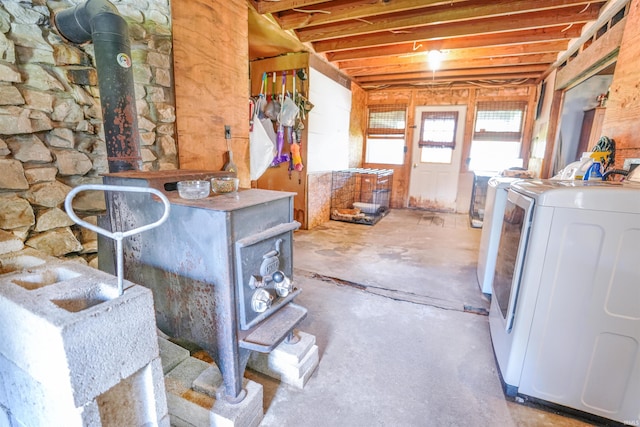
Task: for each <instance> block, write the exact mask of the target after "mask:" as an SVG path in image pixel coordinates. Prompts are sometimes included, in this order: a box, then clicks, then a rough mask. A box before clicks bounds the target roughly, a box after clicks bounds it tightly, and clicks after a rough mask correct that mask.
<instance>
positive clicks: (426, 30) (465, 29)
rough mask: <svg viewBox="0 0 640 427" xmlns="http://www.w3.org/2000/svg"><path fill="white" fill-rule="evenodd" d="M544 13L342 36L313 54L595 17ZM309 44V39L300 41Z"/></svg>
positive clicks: (320, 44) (323, 43) (318, 44)
mask: <svg viewBox="0 0 640 427" xmlns="http://www.w3.org/2000/svg"><path fill="white" fill-rule="evenodd" d="M552 12H553V13H551V12H549V11H543V12H534V13H524V14H518V15H517V19H516V17H515V16H514V17H512V18H511V19H505V18H503V17H497V18H486V19H479V20H477V21H468V22H458V23H448V24H440V25H428V26H426V27H419V28H414V29H411V30H402V31H400V32H390V31H385V32H381V33H374V34H366V35H362V36H355V37H344V38H341V39H335V40H333V39H332V40H321V41H316V42H313V47H314V49H315V50H316V52H328V51H335V50H343V49H355V48H361V47H372V46H386V45H391V44H395V43H403V42H413V41H416V40H418V41H420V40H435V39H441V38H452V37H462V36H464V37H468V36H472V35H480V34H495V33H500V32H508V31H515V30H519V31H524V30H531V29H536V28H544V27H548V26H551V25H554V26H555V25H565V26H569V25H572V24H574V25H575V23H585V22H588V21H591V20H594V19H595V18H597V17H598V11H597V10H596V9H595V8H589V9H588V10H587V11H585V12H582V13H578V12H579V11H577V10H576V9H574V8H568V9H560V10H557V11H552ZM301 41H308V40H301Z"/></svg>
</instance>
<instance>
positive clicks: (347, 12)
mask: <svg viewBox="0 0 640 427" xmlns="http://www.w3.org/2000/svg"><path fill="white" fill-rule="evenodd" d="M467 1H468V0H394V1H389V2H384V1H381V0H377V1H375V0H374V1H372V0H356V1H353V0H342V1H332V2H327V3H326V4H320V5H318V6H317V7H313V8H311V7H310V8H309V9H306V10H305V9H304V8H296V9H295V10H290V11H283V12H281V13H278V14H276V15H274V18H276V20H277V21H278V23H279V24H280V26H281V27H282V29H284V30H295V29H298V28H302V27H306V26H313V25H323V24H330V23H334V22H342V21H347V20H354V19H366V20H369V19H371V17H372V16H379V15H388V14H392V13H398V12H406V11H413V10H416V9H424V8H426V7H429V6H441V5H448V6H449V7H450V6H452V5H453V4H455V3H466V2H467ZM575 1H576V0H574V2H575Z"/></svg>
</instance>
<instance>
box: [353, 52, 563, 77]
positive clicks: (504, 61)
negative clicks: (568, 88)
mask: <svg viewBox="0 0 640 427" xmlns="http://www.w3.org/2000/svg"><path fill="white" fill-rule="evenodd" d="M556 58H557V56H556V55H555V54H553V53H542V54H533V55H518V56H506V57H501V58H476V59H471V58H469V59H457V60H452V61H443V62H442V64H441V68H442V69H446V70H456V69H469V68H475V67H478V68H489V67H505V66H512V65H544V66H545V67H548V66H549V65H551V64H553V61H555V60H556ZM421 59H422V60H421V61H420V60H414V61H411V62H398V61H393V63H387V64H376V65H372V66H364V67H357V68H350V69H349V70H348V71H349V75H350V76H353V77H360V76H367V75H379V74H397V73H406V72H414V71H424V70H425V69H428V64H427V58H426V56H423V57H422V58H421Z"/></svg>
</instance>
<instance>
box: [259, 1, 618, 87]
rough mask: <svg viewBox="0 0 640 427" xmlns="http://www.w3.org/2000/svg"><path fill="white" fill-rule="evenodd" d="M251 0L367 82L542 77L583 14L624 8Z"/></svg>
mask: <svg viewBox="0 0 640 427" xmlns="http://www.w3.org/2000/svg"><path fill="white" fill-rule="evenodd" d="M248 1H249V4H250V7H251V6H253V7H252V8H251V9H252V10H253V9H255V11H254V13H255V14H256V16H259V14H263V15H266V17H263V18H264V19H263V20H264V21H268V22H269V23H270V24H271V26H272V27H271V29H270V31H274V30H273V28H274V27H276V26H279V27H280V29H281V30H282V31H283V33H284V34H287V35H288V36H289V37H291V38H293V37H295V38H296V39H297V40H296V41H299V42H300V44H299V45H298V46H299V48H300V49H302V50H309V51H313V52H315V53H317V54H318V55H319V56H321V57H323V59H326V61H328V62H329V63H330V64H332V65H333V66H335V68H337V69H339V70H340V72H341V73H343V74H344V75H346V76H348V77H350V78H351V79H352V80H353V81H354V82H356V83H358V84H361V85H363V87H368V88H374V87H382V86H389V85H393V86H398V87H401V86H413V85H425V84H426V85H431V84H440V85H442V84H446V83H447V82H453V83H456V84H457V82H459V83H460V84H470V82H473V81H476V82H481V81H484V82H486V81H500V82H502V83H504V82H507V83H506V84H522V83H523V82H529V83H531V82H538V81H540V79H541V78H542V77H543V76H546V75H548V74H549V73H550V72H551V71H550V70H552V69H554V68H555V67H558V66H559V64H561V61H560V60H559V58H562V57H567V56H568V52H567V49H570V43H572V41H575V40H580V39H581V38H582V37H584V35H583V29H585V28H587V27H585V24H587V23H594V22H596V21H598V20H599V21H600V23H599V24H597V28H600V26H601V25H602V22H607V21H606V16H609V15H611V16H612V14H613V13H617V11H612V10H611V9H612V8H611V7H609V6H610V3H611V0H491V1H487V0H248ZM620 1H621V0H616V3H615V5H616V7H618V6H617V5H618V4H619V3H620ZM605 6H606V7H605ZM618 9H619V8H618ZM603 10H604V12H602V16H600V14H601V11H603ZM256 21H257V20H256ZM591 28H595V26H592V27H591ZM250 34H251V26H250ZM259 34H261V35H263V38H262V40H264V39H265V37H266V38H269V33H268V32H262V33H259ZM256 39H257V40H258V37H257V36H256ZM250 41H251V37H250ZM267 44H268V43H267ZM430 50H440V51H441V52H442V53H443V54H444V55H445V57H444V59H443V62H442V64H441V69H440V70H439V71H436V72H431V71H430V70H428V69H426V68H427V67H426V66H425V58H426V53H427V52H429V51H430ZM283 53H287V52H285V51H283ZM256 57H258V58H260V57H261V56H256ZM262 57H264V55H263V56H262Z"/></svg>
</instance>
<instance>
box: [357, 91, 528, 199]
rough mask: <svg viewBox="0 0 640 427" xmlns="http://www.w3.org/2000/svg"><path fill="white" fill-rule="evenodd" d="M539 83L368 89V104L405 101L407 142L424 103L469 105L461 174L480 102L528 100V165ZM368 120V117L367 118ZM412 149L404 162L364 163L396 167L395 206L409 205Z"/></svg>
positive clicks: (525, 156)
mask: <svg viewBox="0 0 640 427" xmlns="http://www.w3.org/2000/svg"><path fill="white" fill-rule="evenodd" d="M536 90H537V88H536V86H532V85H523V86H515V87H513V86H512V87H495V88H491V87H486V88H478V87H459V88H433V89H405V90H398V89H394V90H379V91H370V92H367V94H368V98H367V104H368V105H375V104H404V105H407V107H408V111H407V113H408V114H407V136H406V138H407V143H408V144H409V146H410V144H411V143H412V141H413V136H414V132H418V131H419V129H418V128H417V127H416V126H417V125H418V122H417V120H416V118H415V117H414V114H415V113H414V112H415V108H416V107H418V106H424V105H466V106H467V122H466V123H465V134H464V146H463V149H462V165H461V170H460V172H461V173H465V172H467V171H468V169H467V159H468V158H469V153H470V151H471V135H472V131H473V121H474V117H475V105H476V102H477V101H496V100H500V101H526V102H527V103H528V112H529V113H528V114H527V118H526V121H525V124H524V135H525V136H524V141H523V143H522V148H521V155H522V157H523V161H524V165H525V167H526V165H527V161H528V159H529V154H530V148H531V130H532V128H533V117H534V115H535V101H536V95H537V93H536ZM365 120H366V118H365ZM411 152H412V150H411V149H410V148H409V149H408V150H407V153H406V154H405V161H404V165H398V166H396V165H378V164H370V163H365V162H364V159H363V164H364V167H374V168H375V167H377V168H392V169H393V170H394V177H393V189H392V199H391V207H392V208H402V207H407V206H408V199H409V178H410V174H411V164H412V162H413V159H412V158H411Z"/></svg>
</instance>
